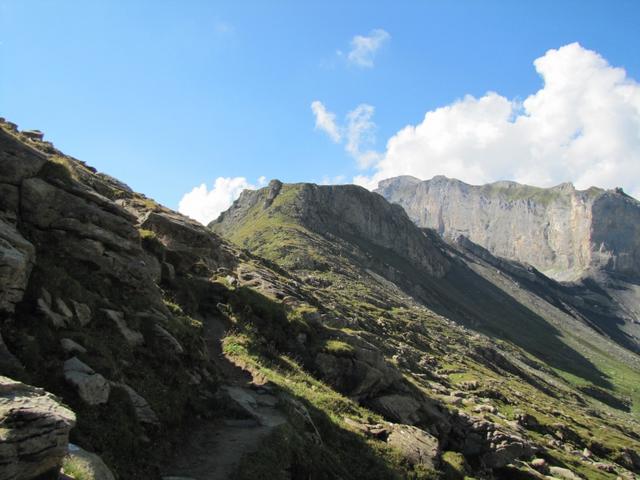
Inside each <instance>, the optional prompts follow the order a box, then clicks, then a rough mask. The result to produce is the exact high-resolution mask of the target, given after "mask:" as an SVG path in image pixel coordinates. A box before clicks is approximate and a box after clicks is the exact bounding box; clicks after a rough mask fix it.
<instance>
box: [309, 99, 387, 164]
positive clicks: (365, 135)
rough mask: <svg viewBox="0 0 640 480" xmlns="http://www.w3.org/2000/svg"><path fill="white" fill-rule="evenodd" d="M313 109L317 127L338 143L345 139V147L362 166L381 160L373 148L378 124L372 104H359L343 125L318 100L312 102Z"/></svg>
mask: <svg viewBox="0 0 640 480" xmlns="http://www.w3.org/2000/svg"><path fill="white" fill-rule="evenodd" d="M311 110H312V111H313V113H314V115H315V117H316V128H317V129H318V130H323V131H325V132H326V133H327V134H329V136H330V137H331V139H332V140H333V141H334V142H336V143H341V142H342V141H343V139H344V140H345V142H344V145H345V146H344V149H345V150H346V151H347V153H349V155H351V156H352V157H353V158H355V159H356V161H357V162H358V166H359V167H360V168H368V167H370V166H371V165H373V164H375V163H376V162H378V161H379V160H380V158H381V157H380V154H379V153H378V152H376V151H375V150H373V149H372V147H373V145H374V144H375V141H376V137H375V130H376V124H375V123H374V122H373V120H372V117H373V113H374V111H375V109H374V108H373V107H372V106H371V105H367V104H366V103H362V104H360V105H358V106H357V107H356V108H354V109H353V110H351V111H350V112H349V113H347V115H346V117H345V122H344V124H343V125H339V124H338V123H337V122H336V115H335V113H332V112H329V111H328V110H327V109H326V108H325V106H324V105H323V104H322V102H320V101H318V100H316V101H314V102H313V103H312V104H311Z"/></svg>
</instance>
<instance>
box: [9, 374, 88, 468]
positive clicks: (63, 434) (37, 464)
mask: <svg viewBox="0 0 640 480" xmlns="http://www.w3.org/2000/svg"><path fill="white" fill-rule="evenodd" d="M75 423H76V416H75V414H74V413H73V412H72V411H71V410H70V409H69V408H68V407H66V406H64V405H62V403H61V402H60V400H59V399H58V398H56V397H54V396H53V395H51V394H50V393H47V392H45V391H44V390H43V389H41V388H35V387H32V386H30V385H25V384H24V383H21V382H17V381H15V380H12V379H10V378H7V377H2V376H0V479H2V480H23V479H32V478H40V476H42V478H44V475H46V474H49V475H50V477H49V478H52V479H54V478H56V477H57V471H58V470H59V468H60V466H61V465H62V459H63V458H64V456H65V455H66V454H67V449H68V443H69V432H70V431H71V428H72V427H73V426H74V425H75Z"/></svg>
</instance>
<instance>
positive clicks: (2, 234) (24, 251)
mask: <svg viewBox="0 0 640 480" xmlns="http://www.w3.org/2000/svg"><path fill="white" fill-rule="evenodd" d="M34 258H35V248H34V247H33V245H32V244H31V243H30V242H28V241H27V240H26V239H25V238H24V237H23V236H22V235H20V233H19V232H18V231H17V230H16V228H15V227H14V226H13V225H11V224H10V223H7V222H6V221H4V220H2V219H1V218H0V311H5V312H13V311H14V309H15V304H16V303H18V302H19V301H20V300H22V297H23V295H24V289H25V288H26V286H27V282H28V280H29V275H30V274H31V269H32V267H33V261H34Z"/></svg>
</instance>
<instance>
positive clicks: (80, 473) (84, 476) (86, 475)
mask: <svg viewBox="0 0 640 480" xmlns="http://www.w3.org/2000/svg"><path fill="white" fill-rule="evenodd" d="M62 469H63V470H64V473H65V474H66V475H69V476H70V477H73V478H74V479H75V480H93V474H92V473H91V470H90V469H89V468H87V466H86V465H85V464H84V462H82V461H80V460H78V459H75V458H72V457H65V458H64V459H63V460H62Z"/></svg>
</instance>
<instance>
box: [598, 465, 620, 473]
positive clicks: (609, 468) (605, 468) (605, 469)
mask: <svg viewBox="0 0 640 480" xmlns="http://www.w3.org/2000/svg"><path fill="white" fill-rule="evenodd" d="M593 466H594V467H596V468H597V469H598V470H601V471H603V472H607V473H616V468H615V467H614V466H613V465H611V464H610V463H603V462H596V463H594V464H593Z"/></svg>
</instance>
